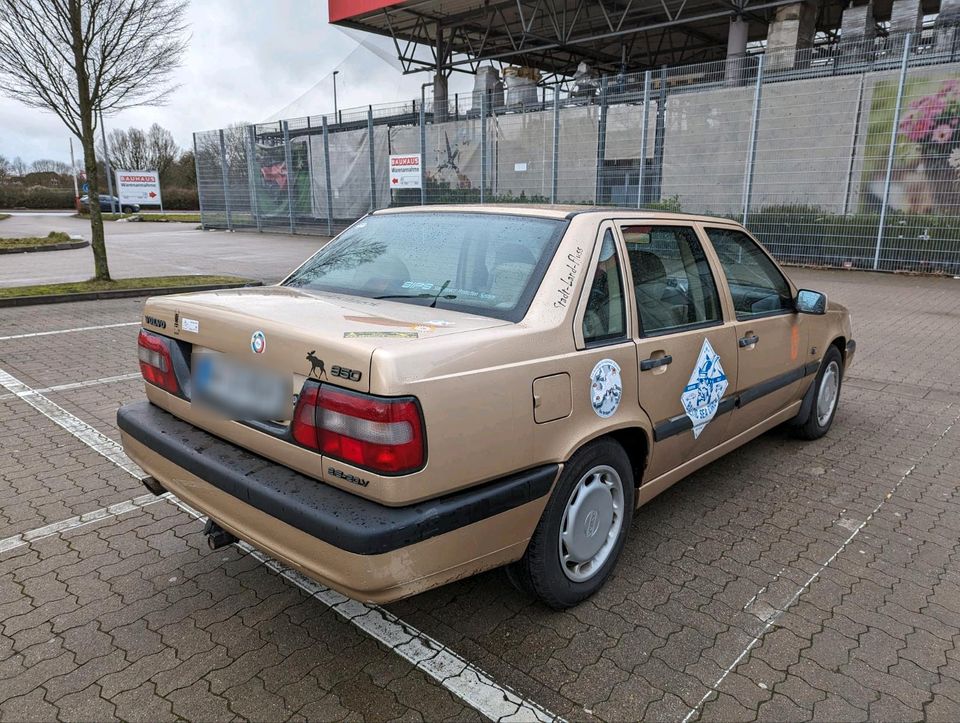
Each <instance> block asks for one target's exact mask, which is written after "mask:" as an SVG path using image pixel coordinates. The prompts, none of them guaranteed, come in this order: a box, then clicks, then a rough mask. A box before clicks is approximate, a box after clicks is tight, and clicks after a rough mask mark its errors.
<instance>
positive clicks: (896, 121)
mask: <svg viewBox="0 0 960 723" xmlns="http://www.w3.org/2000/svg"><path fill="white" fill-rule="evenodd" d="M912 44H913V33H907V35H906V37H905V38H904V39H903V57H902V58H901V60H900V80H899V82H898V83H897V100H896V104H895V105H894V106H893V124H892V125H891V126H890V146H889V148H888V149H887V171H886V173H885V174H884V178H883V205H882V206H881V207H880V225H879V227H878V228H877V246H876V248H875V249H874V252H873V270H874V271H877V270H878V269H879V267H880V246H881V244H882V243H883V231H884V226H885V225H886V223H887V205H888V204H889V203H890V183H891V181H892V179H893V159H894V156H895V155H896V151H897V129H898V128H899V127H900V104H901V103H902V102H903V88H904V85H905V84H906V82H907V67H908V66H909V65H910V46H911V45H912Z"/></svg>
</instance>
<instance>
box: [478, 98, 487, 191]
mask: <svg viewBox="0 0 960 723" xmlns="http://www.w3.org/2000/svg"><path fill="white" fill-rule="evenodd" d="M486 194H487V91H486V90H483V91H481V93H480V203H483V202H484V201H486Z"/></svg>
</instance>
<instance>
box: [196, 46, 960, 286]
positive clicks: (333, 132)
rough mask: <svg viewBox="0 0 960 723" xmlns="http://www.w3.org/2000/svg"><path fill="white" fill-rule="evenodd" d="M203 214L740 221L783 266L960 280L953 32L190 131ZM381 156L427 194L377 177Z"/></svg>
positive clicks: (217, 221) (295, 226) (208, 221)
mask: <svg viewBox="0 0 960 723" xmlns="http://www.w3.org/2000/svg"><path fill="white" fill-rule="evenodd" d="M194 144H195V151H196V158H197V180H198V186H199V191H200V204H201V213H202V220H203V225H204V226H205V227H210V228H227V229H257V230H261V231H278V232H286V233H316V234H327V235H330V234H333V233H336V232H337V231H339V230H341V229H342V228H344V227H345V226H346V225H348V224H350V223H352V222H353V221H354V220H356V219H357V218H359V217H361V216H362V215H364V214H365V213H367V212H368V211H371V210H374V209H377V208H385V207H390V206H403V205H414V204H421V203H511V202H533V203H551V202H552V203H572V204H590V205H595V204H601V205H612V206H621V207H629V208H639V207H646V208H659V209H665V210H676V211H684V212H693V213H706V214H711V215H719V216H726V217H730V218H734V219H736V220H738V221H743V222H745V223H746V225H747V226H748V227H749V228H750V229H751V230H752V231H753V232H754V233H756V234H757V236H758V237H759V238H760V239H761V240H762V241H763V242H764V243H765V244H766V245H767V247H768V248H769V249H770V250H771V251H772V252H773V253H774V254H775V255H776V256H777V257H778V258H779V259H781V260H782V261H784V262H786V263H797V264H809V265H822V266H832V267H846V268H865V269H879V270H887V271H924V272H931V273H948V274H960V30H958V29H956V28H943V29H939V30H937V31H934V32H926V31H925V32H924V33H916V34H909V35H899V36H891V37H886V38H879V39H876V40H870V41H866V42H857V43H854V42H847V43H842V42H841V43H837V44H833V45H830V46H823V47H818V48H812V49H806V50H801V51H797V52H796V53H791V54H790V55H789V57H785V56H783V55H775V54H767V55H748V56H744V57H741V58H731V59H727V60H724V61H718V62H712V63H702V64H698V65H692V66H682V67H672V68H671V67H664V68H660V69H657V70H651V71H647V72H643V73H638V74H623V75H618V76H609V77H600V78H595V79H589V80H587V81H586V82H584V81H582V80H581V82H579V83H576V84H575V83H573V82H570V83H564V84H556V85H552V86H546V87H537V86H533V85H530V86H529V87H518V88H517V89H516V90H514V89H513V88H510V87H509V86H508V89H507V93H506V96H505V97H504V95H503V94H502V93H501V94H497V93H495V92H488V93H473V94H469V95H467V96H463V95H460V96H454V98H453V99H452V100H450V101H449V102H448V103H447V104H446V105H445V106H444V105H439V104H434V103H433V102H432V100H431V99H430V98H421V99H414V100H411V101H409V102H406V103H398V104H389V105H378V106H371V107H368V108H362V109H350V110H343V111H340V112H338V113H337V114H336V116H334V114H329V115H326V116H310V117H307V118H296V119H290V120H286V121H279V122H273V123H265V124H259V125H253V126H232V127H230V128H225V129H222V130H214V131H205V132H199V133H196V134H195V135H194ZM391 154H414V155H417V156H419V158H420V159H421V167H422V172H421V181H422V187H421V188H397V187H396V186H394V187H391V179H390V174H389V157H390V155H391Z"/></svg>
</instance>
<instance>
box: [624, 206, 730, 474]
mask: <svg viewBox="0 0 960 723" xmlns="http://www.w3.org/2000/svg"><path fill="white" fill-rule="evenodd" d="M617 228H618V231H619V233H620V236H621V239H622V241H623V244H624V247H625V249H626V254H627V259H628V262H629V263H628V265H629V268H630V274H629V275H630V278H631V281H632V292H633V298H634V299H635V302H636V303H635V308H636V312H637V323H636V324H634V328H635V329H637V330H638V331H637V333H636V334H635V342H636V348H637V366H638V374H639V395H640V405H641V406H642V407H643V408H644V410H645V411H646V412H647V414H648V415H649V417H650V419H651V420H652V421H653V424H654V445H653V452H652V454H651V458H650V463H649V465H648V470H647V474H646V479H645V481H649V480H651V479H653V478H655V477H658V476H660V475H662V474H665V473H667V472H669V471H671V470H673V469H675V468H676V467H678V466H680V465H681V464H683V463H685V462H687V461H689V460H691V459H693V458H695V457H697V456H699V455H700V454H703V453H704V452H707V451H709V450H710V449H712V448H713V447H715V446H716V445H718V444H720V443H721V442H723V441H724V440H725V439H726V438H727V437H728V424H729V419H728V417H729V414H727V412H728V411H729V409H731V408H732V395H733V393H734V391H735V389H736V385H737V341H736V339H737V337H736V331H735V328H734V327H735V325H734V323H733V322H728V321H725V320H724V314H723V307H722V305H721V303H720V291H719V287H718V284H717V281H716V279H715V277H714V274H713V271H712V269H711V267H710V263H709V261H708V258H707V254H706V253H705V251H704V247H703V244H702V242H701V240H700V238H699V237H698V234H697V230H696V229H695V227H694V224H691V223H689V222H687V223H684V222H671V221H663V220H657V221H644V220H642V219H638V220H621V221H618V222H617Z"/></svg>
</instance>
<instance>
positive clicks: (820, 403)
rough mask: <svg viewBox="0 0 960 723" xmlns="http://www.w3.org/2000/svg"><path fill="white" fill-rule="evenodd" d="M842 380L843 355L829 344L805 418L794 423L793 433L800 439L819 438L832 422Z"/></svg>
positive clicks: (838, 400)
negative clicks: (807, 414)
mask: <svg viewBox="0 0 960 723" xmlns="http://www.w3.org/2000/svg"><path fill="white" fill-rule="evenodd" d="M842 381H843V357H842V356H841V355H840V350H839V349H837V347H835V346H832V345H831V346H830V348H829V349H827V353H826V354H824V355H823V361H822V362H821V364H820V370H819V371H818V372H817V378H816V380H815V381H814V390H813V403H812V404H811V405H810V413H809V416H808V417H807V419H806V420H804V421H803V422H798V423H796V424H795V425H794V434H796V436H798V437H799V438H800V439H819V438H820V437H822V436H823V435H825V434H826V433H827V432H828V431H829V430H830V426H831V425H832V424H833V418H834V417H835V416H836V414H837V405H838V404H839V403H840V385H841V383H842Z"/></svg>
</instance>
